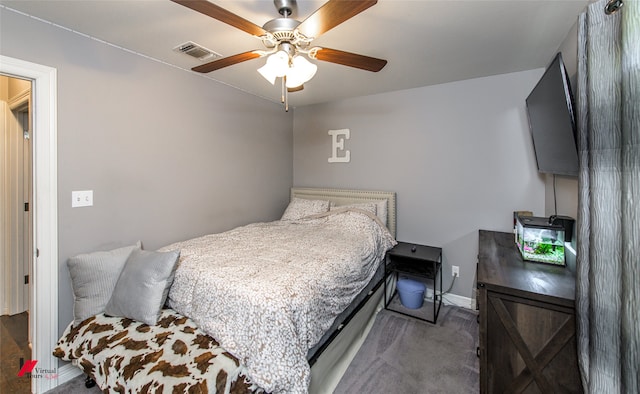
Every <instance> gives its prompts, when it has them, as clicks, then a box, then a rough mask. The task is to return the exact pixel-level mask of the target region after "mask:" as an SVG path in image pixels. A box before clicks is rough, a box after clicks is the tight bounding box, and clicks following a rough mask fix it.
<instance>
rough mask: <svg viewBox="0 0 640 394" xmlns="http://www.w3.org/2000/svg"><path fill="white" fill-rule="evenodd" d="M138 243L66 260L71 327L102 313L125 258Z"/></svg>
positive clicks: (137, 247)
mask: <svg viewBox="0 0 640 394" xmlns="http://www.w3.org/2000/svg"><path fill="white" fill-rule="evenodd" d="M140 246H141V244H140V241H138V242H137V243H136V244H135V245H131V246H125V247H123V248H118V249H113V250H107V251H101V252H94V253H85V254H80V255H78V256H74V257H71V258H69V260H67V267H69V274H71V287H72V288H73V296H74V299H75V302H74V303H73V324H74V325H75V326H77V325H78V324H80V323H82V321H83V320H85V319H87V318H89V317H91V316H93V315H97V314H98V313H102V312H104V308H105V306H106V305H107V303H108V302H109V299H110V298H111V293H113V289H114V288H115V287H116V283H117V282H118V278H119V277H120V272H122V269H123V268H124V265H125V263H126V262H127V259H128V258H129V255H131V253H132V252H133V251H134V250H136V249H140Z"/></svg>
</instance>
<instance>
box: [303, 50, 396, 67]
mask: <svg viewBox="0 0 640 394" xmlns="http://www.w3.org/2000/svg"><path fill="white" fill-rule="evenodd" d="M315 58H316V59H318V60H323V61H325V62H330V63H336V64H341V65H343V66H349V67H355V68H359V69H362V70H367V71H373V72H378V71H380V70H382V68H383V67H384V66H386V64H387V61H386V60H383V59H377V58H375V57H370V56H364V55H358V54H357V53H351V52H345V51H340V50H338V49H331V48H318V51H317V52H316V54H315Z"/></svg>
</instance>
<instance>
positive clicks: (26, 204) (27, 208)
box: [24, 202, 29, 212]
mask: <svg viewBox="0 0 640 394" xmlns="http://www.w3.org/2000/svg"><path fill="white" fill-rule="evenodd" d="M24 211H25V212H29V203H28V202H25V203H24Z"/></svg>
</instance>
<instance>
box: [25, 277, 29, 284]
mask: <svg viewBox="0 0 640 394" xmlns="http://www.w3.org/2000/svg"><path fill="white" fill-rule="evenodd" d="M24 284H25V285H28V284H29V275H25V276H24Z"/></svg>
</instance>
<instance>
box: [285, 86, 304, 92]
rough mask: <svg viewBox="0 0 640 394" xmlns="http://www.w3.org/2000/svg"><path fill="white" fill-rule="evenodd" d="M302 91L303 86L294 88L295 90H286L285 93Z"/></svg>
mask: <svg viewBox="0 0 640 394" xmlns="http://www.w3.org/2000/svg"><path fill="white" fill-rule="evenodd" d="M303 89H304V85H300V86H296V87H295V88H287V92H289V93H294V92H299V91H301V90H303Z"/></svg>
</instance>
